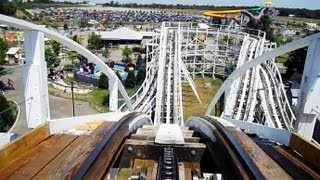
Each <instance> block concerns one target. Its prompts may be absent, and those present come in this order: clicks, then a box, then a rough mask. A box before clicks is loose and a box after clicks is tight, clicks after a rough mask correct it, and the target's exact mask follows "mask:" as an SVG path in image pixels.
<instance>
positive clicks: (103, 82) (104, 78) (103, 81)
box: [98, 73, 109, 89]
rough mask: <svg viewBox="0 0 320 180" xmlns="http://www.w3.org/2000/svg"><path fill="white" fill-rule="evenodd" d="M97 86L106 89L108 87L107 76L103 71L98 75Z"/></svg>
mask: <svg viewBox="0 0 320 180" xmlns="http://www.w3.org/2000/svg"><path fill="white" fill-rule="evenodd" d="M98 87H99V88H101V89H108V87H109V82H108V77H107V76H106V75H105V74H104V73H101V75H100V79H99V83H98Z"/></svg>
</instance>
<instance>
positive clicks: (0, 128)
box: [0, 95, 14, 132]
mask: <svg viewBox="0 0 320 180" xmlns="http://www.w3.org/2000/svg"><path fill="white" fill-rule="evenodd" d="M8 108H10V104H9V102H8V100H7V99H6V98H5V97H4V96H3V95H0V112H2V113H1V114H0V132H6V131H8V130H9V128H10V127H11V126H12V125H13V123H14V115H13V111H12V110H8ZM6 110H7V111H6Z"/></svg>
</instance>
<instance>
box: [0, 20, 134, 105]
mask: <svg viewBox="0 0 320 180" xmlns="http://www.w3.org/2000/svg"><path fill="white" fill-rule="evenodd" d="M0 23H3V24H7V25H10V26H13V27H16V28H19V29H21V30H24V31H29V30H34V31H39V32H42V33H43V34H44V35H45V36H46V37H48V38H50V39H53V40H55V41H57V42H59V43H61V44H62V45H64V46H67V47H68V48H70V49H72V50H74V51H76V52H77V53H79V54H80V55H82V56H84V57H85V58H87V59H88V60H90V61H91V62H93V63H95V64H97V65H98V66H99V67H100V68H101V72H103V73H104V74H106V75H107V76H108V78H111V79H115V80H116V81H118V88H119V89H118V90H119V92H120V94H121V95H122V97H123V98H124V100H125V103H126V105H127V106H128V109H129V110H130V111H131V110H133V106H132V103H131V101H130V98H129V96H128V94H127V92H126V90H125V88H124V87H123V85H122V83H121V81H120V80H119V78H118V77H117V75H116V74H115V72H114V71H113V70H112V69H111V68H109V67H108V65H106V64H105V63H104V62H103V61H102V60H101V59H100V58H99V57H97V56H96V55H94V54H93V53H92V52H91V51H89V50H88V49H86V48H85V47H83V46H81V45H80V44H78V43H76V42H74V41H73V40H71V39H69V38H67V37H65V36H63V35H61V34H59V33H57V32H54V31H51V30H49V29H47V28H44V27H42V26H39V25H36V24H33V23H30V22H27V21H23V20H20V19H16V18H12V17H9V16H4V15H1V14H0ZM42 78H46V76H43V77H42ZM110 96H111V97H113V96H112V95H110Z"/></svg>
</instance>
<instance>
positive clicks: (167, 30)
mask: <svg viewBox="0 0 320 180" xmlns="http://www.w3.org/2000/svg"><path fill="white" fill-rule="evenodd" d="M247 32H250V33H247ZM252 32H253V31H251V30H247V29H243V31H240V32H239V31H238V30H236V29H230V28H225V27H223V26H222V27H221V26H219V27H216V26H213V27H212V29H207V30H203V29H199V28H193V27H189V26H188V25H186V24H180V23H176V24H173V23H163V24H162V28H161V32H160V33H159V35H158V36H157V37H155V38H154V39H153V40H151V41H150V42H149V43H147V47H148V56H147V59H148V61H147V65H146V69H147V75H146V79H145V81H144V82H143V84H142V85H141V86H140V88H139V89H138V90H137V92H136V93H135V94H134V95H133V96H132V97H131V98H130V100H131V102H132V104H133V108H134V109H135V110H137V111H140V112H145V113H148V114H149V115H150V116H151V117H153V118H154V123H155V124H160V123H175V124H180V125H182V124H183V122H184V121H183V109H182V88H181V81H182V77H184V79H186V80H187V82H188V83H189V85H190V86H191V87H192V89H193V91H194V92H195V95H196V96H197V98H198V101H199V102H200V103H201V99H200V98H199V95H198V93H197V89H196V85H195V84H194V82H193V81H192V78H191V75H192V76H194V75H195V74H196V73H195V72H194V68H195V67H199V66H200V67H201V68H202V69H203V70H202V71H200V72H199V73H200V74H202V75H204V74H205V73H207V72H208V69H210V68H212V69H213V72H209V73H211V74H212V73H213V75H214V74H215V73H216V72H215V69H214V68H216V67H218V66H222V67H224V68H225V70H226V72H227V71H228V68H229V67H228V64H230V63H231V66H234V69H236V68H239V67H241V66H243V65H244V64H246V63H247V62H249V61H251V60H253V59H254V58H256V57H258V56H260V55H261V54H263V53H265V52H267V51H270V50H271V49H272V48H270V47H271V45H270V43H269V42H267V41H266V40H265V37H264V34H263V33H261V32H254V33H252ZM200 35H205V36H206V40H205V41H204V42H201V41H199V40H198V39H197V38H196V37H199V36H200ZM225 37H227V38H228V39H231V40H233V44H229V40H228V41H227V44H226V45H224V46H222V45H220V43H221V39H223V38H225ZM212 44H213V45H212ZM239 45H241V48H240V50H239V51H237V50H234V49H236V48H237V46H239ZM230 53H233V54H232V55H231V54H230ZM237 53H239V54H238V55H237ZM219 54H220V55H219ZM190 58H192V59H193V60H191V61H190ZM199 58H200V59H202V60H196V59H199ZM221 62H223V63H221ZM234 62H236V63H234ZM232 64H234V65H232ZM231 66H230V67H231ZM190 68H191V69H193V72H192V71H191V72H190V71H189V69H190ZM226 72H225V73H226ZM217 74H219V73H217ZM224 75H225V76H227V74H224ZM225 102H226V103H225V107H224V113H223V115H222V116H225V117H227V118H229V117H231V118H234V119H237V120H242V121H248V122H256V123H262V124H265V125H268V126H270V127H277V128H285V129H289V130H292V128H293V127H292V123H293V121H294V120H295V116H294V115H293V112H292V111H291V108H290V105H289V102H288V100H287V98H286V94H285V91H284V88H283V86H282V82H281V77H280V74H279V71H278V70H277V68H276V67H275V65H274V62H273V60H270V61H268V63H266V64H261V65H258V66H257V67H254V68H252V69H249V70H247V72H246V73H245V75H244V76H241V77H240V78H238V79H237V80H235V81H234V82H233V84H232V85H231V88H230V89H229V90H228V92H227V94H226V99H225ZM119 110H120V111H125V110H126V108H125V105H123V106H122V107H121V108H120V109H119Z"/></svg>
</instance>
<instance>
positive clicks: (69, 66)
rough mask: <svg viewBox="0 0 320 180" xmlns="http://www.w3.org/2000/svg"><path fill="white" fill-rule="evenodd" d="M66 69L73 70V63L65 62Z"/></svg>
mask: <svg viewBox="0 0 320 180" xmlns="http://www.w3.org/2000/svg"><path fill="white" fill-rule="evenodd" d="M64 69H65V70H66V71H72V70H73V65H72V64H65V65H64Z"/></svg>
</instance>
